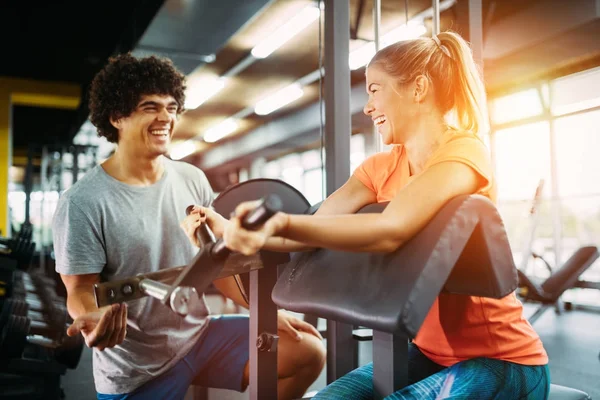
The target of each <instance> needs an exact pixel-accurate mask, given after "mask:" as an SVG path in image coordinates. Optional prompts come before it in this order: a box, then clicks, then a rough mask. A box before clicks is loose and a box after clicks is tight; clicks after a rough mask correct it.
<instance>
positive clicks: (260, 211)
mask: <svg viewBox="0 0 600 400" xmlns="http://www.w3.org/2000/svg"><path fill="white" fill-rule="evenodd" d="M282 207H283V204H282V202H281V199H280V198H279V196H277V195H268V196H266V197H264V198H263V199H262V200H261V202H260V204H259V205H258V206H257V207H256V208H255V209H254V210H252V211H250V212H249V213H248V214H246V217H244V219H243V220H242V227H244V228H245V229H248V230H254V229H257V228H260V227H261V226H262V225H263V224H264V223H265V222H267V221H268V220H269V218H271V217H272V216H273V215H275V213H277V212H278V211H281V209H282ZM230 252H231V251H230V250H229V249H228V248H227V247H226V246H225V242H224V241H223V239H219V240H217V243H215V245H214V247H213V250H212V255H213V257H216V258H224V257H227V256H228V255H229V253H230Z"/></svg>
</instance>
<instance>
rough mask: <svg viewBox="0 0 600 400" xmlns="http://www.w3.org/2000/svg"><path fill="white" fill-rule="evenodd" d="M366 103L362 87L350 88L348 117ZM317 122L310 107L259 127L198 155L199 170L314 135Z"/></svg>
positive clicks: (315, 112)
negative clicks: (199, 156)
mask: <svg viewBox="0 0 600 400" xmlns="http://www.w3.org/2000/svg"><path fill="white" fill-rule="evenodd" d="M367 100H368V99H367V93H366V91H365V86H364V84H362V83H361V84H359V85H355V86H354V87H352V90H351V91H350V114H351V115H354V114H356V113H361V112H362V110H363V107H364V105H365V104H366V102H367ZM320 119H321V114H320V112H319V103H315V104H312V105H310V106H308V107H306V108H304V109H303V110H300V111H297V112H295V113H293V114H291V115H288V116H286V117H283V118H279V119H276V120H274V121H271V122H269V123H266V124H264V125H261V126H260V127H258V128H256V129H254V130H253V131H251V132H249V133H247V134H245V135H243V136H241V137H240V138H239V139H233V140H230V141H228V142H225V143H223V144H222V145H219V146H216V147H214V148H212V149H210V150H208V151H206V152H204V153H202V156H201V158H200V164H199V167H200V168H202V169H204V170H209V169H211V168H215V167H218V166H220V165H222V164H226V163H232V162H235V161H236V160H238V159H240V158H244V157H249V156H251V155H252V154H255V153H258V152H260V151H262V150H264V149H267V148H269V147H274V146H278V145H281V144H285V143H286V142H288V141H292V140H297V139H298V138H299V137H302V136H305V135H306V136H312V135H314V134H315V133H316V134H318V133H319V132H320V123H319V121H320ZM323 123H325V112H323ZM348 134H350V132H348Z"/></svg>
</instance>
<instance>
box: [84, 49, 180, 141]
mask: <svg viewBox="0 0 600 400" xmlns="http://www.w3.org/2000/svg"><path fill="white" fill-rule="evenodd" d="M185 88H186V86H185V76H184V75H183V74H182V73H181V72H180V71H178V70H177V68H176V67H175V66H174V65H173V62H172V61H171V60H169V59H167V58H159V57H155V56H150V57H145V58H139V59H138V58H135V57H134V56H132V55H131V53H126V54H120V55H118V56H115V57H110V58H109V60H108V64H107V65H106V66H105V67H104V68H103V69H102V70H101V71H100V72H98V74H97V75H96V76H95V77H94V79H93V81H92V84H91V87H90V93H89V109H90V121H91V122H92V124H93V125H94V126H95V127H96V128H97V130H98V136H101V137H102V136H104V137H106V139H107V140H108V141H109V142H112V143H117V142H118V141H119V134H118V131H117V129H116V128H115V127H114V126H113V125H112V124H111V123H110V118H111V117H112V118H114V119H118V118H124V117H128V116H129V115H131V113H132V112H133V111H134V110H135V108H136V107H137V105H138V103H139V101H140V99H141V98H142V96H145V95H153V94H158V95H170V96H173V98H174V99H175V101H176V102H177V105H178V107H177V114H181V113H182V112H183V111H184V102H185Z"/></svg>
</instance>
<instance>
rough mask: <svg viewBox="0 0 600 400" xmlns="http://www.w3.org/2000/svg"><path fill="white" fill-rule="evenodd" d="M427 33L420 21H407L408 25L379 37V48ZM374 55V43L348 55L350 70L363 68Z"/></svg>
mask: <svg viewBox="0 0 600 400" xmlns="http://www.w3.org/2000/svg"><path fill="white" fill-rule="evenodd" d="M425 32H427V28H426V27H425V25H424V24H423V22H422V21H408V24H403V25H400V26H399V27H397V28H395V29H392V30H391V31H389V32H388V33H386V34H385V35H383V36H382V37H381V40H380V48H384V47H387V46H389V45H391V44H394V43H396V42H401V41H403V40H411V39H416V38H418V37H419V36H421V35H423V34H424V33H425ZM374 55H375V43H374V42H369V43H366V44H365V45H364V46H361V47H359V48H358V49H356V50H354V51H353V52H352V53H350V57H349V60H348V63H349V65H350V69H352V70H355V69H358V68H361V67H364V66H365V65H367V64H368V62H369V61H371V58H373V56H374Z"/></svg>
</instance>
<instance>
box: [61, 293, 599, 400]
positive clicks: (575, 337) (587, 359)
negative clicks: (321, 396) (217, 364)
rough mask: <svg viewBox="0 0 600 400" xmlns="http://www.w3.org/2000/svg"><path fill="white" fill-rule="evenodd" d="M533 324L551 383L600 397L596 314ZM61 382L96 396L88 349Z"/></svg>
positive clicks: (219, 393) (83, 399)
mask: <svg viewBox="0 0 600 400" xmlns="http://www.w3.org/2000/svg"><path fill="white" fill-rule="evenodd" d="M213 309H215V308H213ZM533 310H534V307H533V306H531V305H529V304H526V305H525V312H526V315H529V314H530V313H533ZM323 322H324V321H321V323H323ZM534 327H535V329H536V330H537V332H538V333H539V334H540V336H541V338H542V341H543V342H544V345H545V346H546V350H547V352H548V354H549V357H550V370H551V373H552V383H555V384H558V385H564V386H569V387H572V388H576V389H579V390H583V391H585V392H587V393H588V394H589V395H590V396H591V397H592V398H593V399H600V359H599V358H598V354H599V353H600V313H595V312H590V311H581V310H574V311H569V312H565V313H563V314H562V315H556V314H555V313H554V311H552V310H547V311H546V312H545V313H544V315H542V316H541V317H540V318H539V319H538V320H537V321H536V322H535V325H534ZM371 360H372V358H371V343H370V342H362V343H361V344H360V350H359V363H360V364H361V365H362V364H365V363H367V362H370V361H371ZM62 381H63V388H64V391H65V396H66V399H67V400H69V399H77V400H94V399H95V398H96V392H95V391H94V381H93V377H92V352H91V350H90V349H88V348H85V349H84V353H83V355H82V358H81V361H80V363H79V366H78V368H77V369H76V370H69V371H68V372H67V374H66V375H65V376H64V377H63V380H62ZM325 382H326V374H325V370H323V372H322V373H321V375H320V376H319V378H318V379H317V381H316V382H315V383H314V384H313V385H312V386H311V388H309V391H312V390H319V389H321V388H323V387H324V386H325ZM248 397H249V396H248V392H246V393H242V394H239V393H235V392H230V391H224V390H211V391H210V392H209V400H246V399H248ZM186 400H193V399H192V396H191V395H190V396H188V397H187V398H186Z"/></svg>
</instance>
